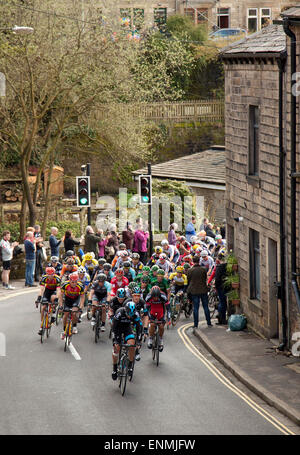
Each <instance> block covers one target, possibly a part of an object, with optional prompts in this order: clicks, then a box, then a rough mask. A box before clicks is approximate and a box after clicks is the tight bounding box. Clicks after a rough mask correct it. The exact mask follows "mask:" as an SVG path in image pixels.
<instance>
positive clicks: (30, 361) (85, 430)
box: [0, 293, 281, 435]
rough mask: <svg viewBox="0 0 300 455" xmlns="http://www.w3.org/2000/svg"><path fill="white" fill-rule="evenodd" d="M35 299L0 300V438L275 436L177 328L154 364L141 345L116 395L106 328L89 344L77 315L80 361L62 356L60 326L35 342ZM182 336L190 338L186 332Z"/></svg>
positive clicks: (90, 336) (87, 332) (86, 328)
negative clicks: (2, 347) (1, 345)
mask: <svg viewBox="0 0 300 455" xmlns="http://www.w3.org/2000/svg"><path fill="white" fill-rule="evenodd" d="M36 295H37V293H26V294H25V293H24V294H23V295H22V296H17V297H12V298H10V299H7V300H5V301H0V332H2V333H3V334H4V335H5V337H6V356H5V357H4V356H3V357H0V403H1V407H0V434H2V435H4V434H5V435H20V434H27V435H34V434H37V435H46V434H49V435H52V434H56V435H61V434H62V435H65V434H71V435H72V434H74V435H78V434H86V435H96V434H101V435H123V434H125V435H132V434H136V435H139V434H145V435H193V434H197V435H228V434H229V435H246V434H247V435H278V434H281V432H280V431H279V430H278V429H277V428H275V427H274V426H273V425H272V424H271V423H270V422H268V421H267V420H266V419H264V418H263V417H262V416H261V415H259V414H258V413H257V412H256V411H255V410H253V409H252V408H251V407H250V406H249V405H248V404H247V403H245V402H244V401H243V400H242V399H241V398H240V397H238V396H237V395H235V394H234V393H233V392H232V391H231V390H229V389H228V388H227V387H226V386H225V385H224V384H222V383H221V382H220V381H219V380H218V379H217V378H216V377H215V376H214V375H213V374H212V373H211V372H210V371H209V370H208V369H207V368H206V367H205V366H204V365H203V363H202V362H200V361H199V359H197V357H195V356H194V355H193V354H192V353H191V352H190V350H188V349H187V347H186V345H185V344H184V343H183V341H182V339H181V338H180V336H179V334H178V331H177V327H176V329H174V328H172V329H171V330H169V331H166V332H165V333H166V336H165V349H164V351H163V353H162V354H161V357H160V358H161V363H160V365H159V367H156V365H155V364H154V363H153V361H152V357H151V351H150V350H148V349H147V347H146V345H145V346H144V347H143V349H142V352H141V354H142V359H141V361H140V362H139V363H137V364H136V370H135V376H134V379H133V382H132V383H129V384H128V385H127V389H126V395H125V396H124V397H122V396H121V394H120V390H119V388H118V384H117V381H116V382H113V381H112V379H111V371H112V366H111V352H112V345H111V341H110V340H109V339H108V331H107V332H105V333H104V334H101V338H100V341H99V342H98V344H95V342H94V340H93V332H92V329H91V326H90V324H89V322H88V321H87V320H86V318H83V322H82V323H81V324H79V325H78V328H79V333H78V334H77V335H74V336H73V340H72V341H73V345H74V348H75V350H76V352H77V353H78V355H79V356H80V360H76V358H75V357H74V356H73V355H72V353H71V352H70V351H67V352H64V343H63V342H62V341H61V340H60V337H59V335H60V331H61V326H59V328H56V327H54V328H53V329H52V332H51V336H50V338H49V339H46V340H45V342H44V343H43V344H41V343H40V337H39V336H38V335H37V331H38V328H39V315H40V314H39V311H38V310H36V308H35V305H34V303H33V302H34V300H35V296H36ZM187 322H191V321H188V320H185V319H184V321H183V322H182V324H186V323H187ZM208 330H213V328H212V329H208ZM187 334H189V335H190V339H191V340H192V341H193V340H194V336H193V335H192V334H191V329H189V330H187ZM194 341H195V340H194Z"/></svg>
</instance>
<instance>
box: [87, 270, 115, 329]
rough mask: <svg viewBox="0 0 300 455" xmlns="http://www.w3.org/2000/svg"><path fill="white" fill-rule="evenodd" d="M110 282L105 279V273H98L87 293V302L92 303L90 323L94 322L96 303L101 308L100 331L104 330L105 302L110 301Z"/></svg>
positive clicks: (93, 323)
mask: <svg viewBox="0 0 300 455" xmlns="http://www.w3.org/2000/svg"><path fill="white" fill-rule="evenodd" d="M110 293H111V284H110V283H109V282H108V281H106V275H105V274H104V273H99V275H97V278H96V281H94V282H93V284H92V288H91V292H90V295H89V303H93V306H92V320H91V325H92V326H94V325H95V324H96V318H95V313H96V309H97V306H98V305H101V309H102V324H101V328H100V330H101V332H105V321H106V303H108V302H109V301H110Z"/></svg>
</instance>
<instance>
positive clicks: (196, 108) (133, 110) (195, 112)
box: [97, 100, 224, 123]
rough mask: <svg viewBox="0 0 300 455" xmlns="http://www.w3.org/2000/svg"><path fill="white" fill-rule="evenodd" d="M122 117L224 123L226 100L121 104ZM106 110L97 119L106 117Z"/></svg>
mask: <svg viewBox="0 0 300 455" xmlns="http://www.w3.org/2000/svg"><path fill="white" fill-rule="evenodd" d="M118 111H119V112H120V113H121V114H122V116H130V117H136V118H144V119H146V120H152V121H163V120H164V121H167V122H185V121H194V122H212V123H213V122H218V123H222V122H224V100H195V101H177V102H176V101H175V102H163V103H140V104H119V105H118ZM105 116H106V113H105V110H103V111H102V110H101V111H98V115H97V118H98V119H99V120H100V119H101V118H103V117H105Z"/></svg>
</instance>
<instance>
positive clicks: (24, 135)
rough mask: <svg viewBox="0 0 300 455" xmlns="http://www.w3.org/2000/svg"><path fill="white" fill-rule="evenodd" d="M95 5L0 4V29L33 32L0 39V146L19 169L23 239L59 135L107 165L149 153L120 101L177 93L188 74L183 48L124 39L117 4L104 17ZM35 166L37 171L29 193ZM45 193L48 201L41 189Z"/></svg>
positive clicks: (54, 1) (70, 1)
mask: <svg viewBox="0 0 300 455" xmlns="http://www.w3.org/2000/svg"><path fill="white" fill-rule="evenodd" d="M106 3H108V2H106ZM98 6H99V2H98V1H96V0H89V1H85V2H84V3H81V2H78V1H77V0H48V1H47V2H46V4H45V2H44V1H43V0H35V1H29V2H26V4H24V3H16V2H11V3H9V4H8V5H2V4H1V5H0V28H8V27H9V26H13V25H14V24H15V22H16V21H18V22H19V23H20V24H22V25H23V24H25V25H27V26H31V27H33V28H34V33H33V34H31V35H26V36H19V35H14V34H12V33H8V34H1V33H0V68H1V71H2V73H4V74H5V77H6V86H7V92H6V97H5V98H4V99H3V100H1V102H0V143H1V144H2V146H3V147H4V146H5V147H6V150H7V151H9V153H12V154H13V155H14V157H15V158H16V159H17V158H18V160H19V162H20V167H21V176H22V185H23V193H24V199H25V201H26V203H25V202H24V204H22V211H23V212H22V216H21V224H20V230H21V236H23V234H24V228H25V213H26V207H27V206H28V209H29V223H30V224H31V225H33V224H34V223H35V221H36V204H37V203H38V194H39V188H40V182H41V177H42V173H43V170H44V168H45V167H46V166H50V167H51V166H52V165H53V163H54V162H55V160H57V159H59V156H60V155H61V153H62V152H63V149H64V145H65V143H66V137H70V136H73V137H74V134H75V137H76V135H78V134H80V136H81V137H83V138H84V139H85V142H86V144H87V147H93V148H94V149H97V150H99V152H102V153H103V151H105V153H109V154H110V155H111V158H112V162H114V161H118V160H119V159H122V160H124V159H125V160H127V161H128V159H130V158H133V157H136V156H139V157H140V156H142V155H143V153H145V151H146V150H147V142H146V140H145V135H144V134H143V132H144V131H145V129H146V126H145V123H144V122H143V121H142V120H137V119H133V118H130V117H128V118H126V119H124V118H123V117H122V113H121V109H120V106H121V105H122V103H129V102H133V101H134V102H147V101H149V100H151V101H152V100H159V99H160V100H161V99H165V98H167V99H177V98H178V97H180V96H182V91H181V89H180V88H179V87H178V84H177V83H176V77H175V76H176V75H177V74H178V72H180V71H181V69H182V70H184V69H185V71H188V70H187V67H188V65H189V64H190V62H191V57H190V54H189V52H188V51H187V50H186V49H185V47H184V46H183V45H182V44H181V43H180V42H179V41H178V40H177V41H176V42H175V44H174V45H172V46H170V45H169V44H168V45H167V46H166V45H164V46H162V47H163V52H161V51H160V47H161V46H160V45H159V46H157V45H156V43H154V44H155V45H154V44H153V45H152V47H151V46H149V45H148V43H147V42H146V43H144V42H141V43H138V42H136V41H130V40H128V37H127V34H126V33H124V30H123V29H122V27H121V26H120V24H119V20H118V17H117V14H115V13H116V5H115V3H114V2H113V1H111V2H110V4H109V5H108V6H107V7H105V8H104V7H103V8H102V11H99V7H98ZM83 8H84V9H83ZM109 17H112V18H115V19H111V20H110V19H108V18H109ZM73 146H74V149H75V148H76V146H75V145H74V143H73ZM33 159H35V162H36V163H37V164H38V166H39V171H38V175H37V181H36V184H35V188H34V191H31V188H30V185H29V182H28V167H29V164H30V163H31V162H32V160H33ZM45 194H46V196H47V195H48V196H47V197H48V198H49V197H50V194H49V191H47V190H46V192H45ZM47 201H48V199H47ZM47 201H46V207H45V214H44V215H45V218H46V213H47V207H48V202H47ZM44 227H45V226H44Z"/></svg>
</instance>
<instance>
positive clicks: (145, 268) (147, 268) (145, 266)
mask: <svg viewBox="0 0 300 455" xmlns="http://www.w3.org/2000/svg"><path fill="white" fill-rule="evenodd" d="M142 272H150V267H149V266H148V265H144V267H143V268H142Z"/></svg>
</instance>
